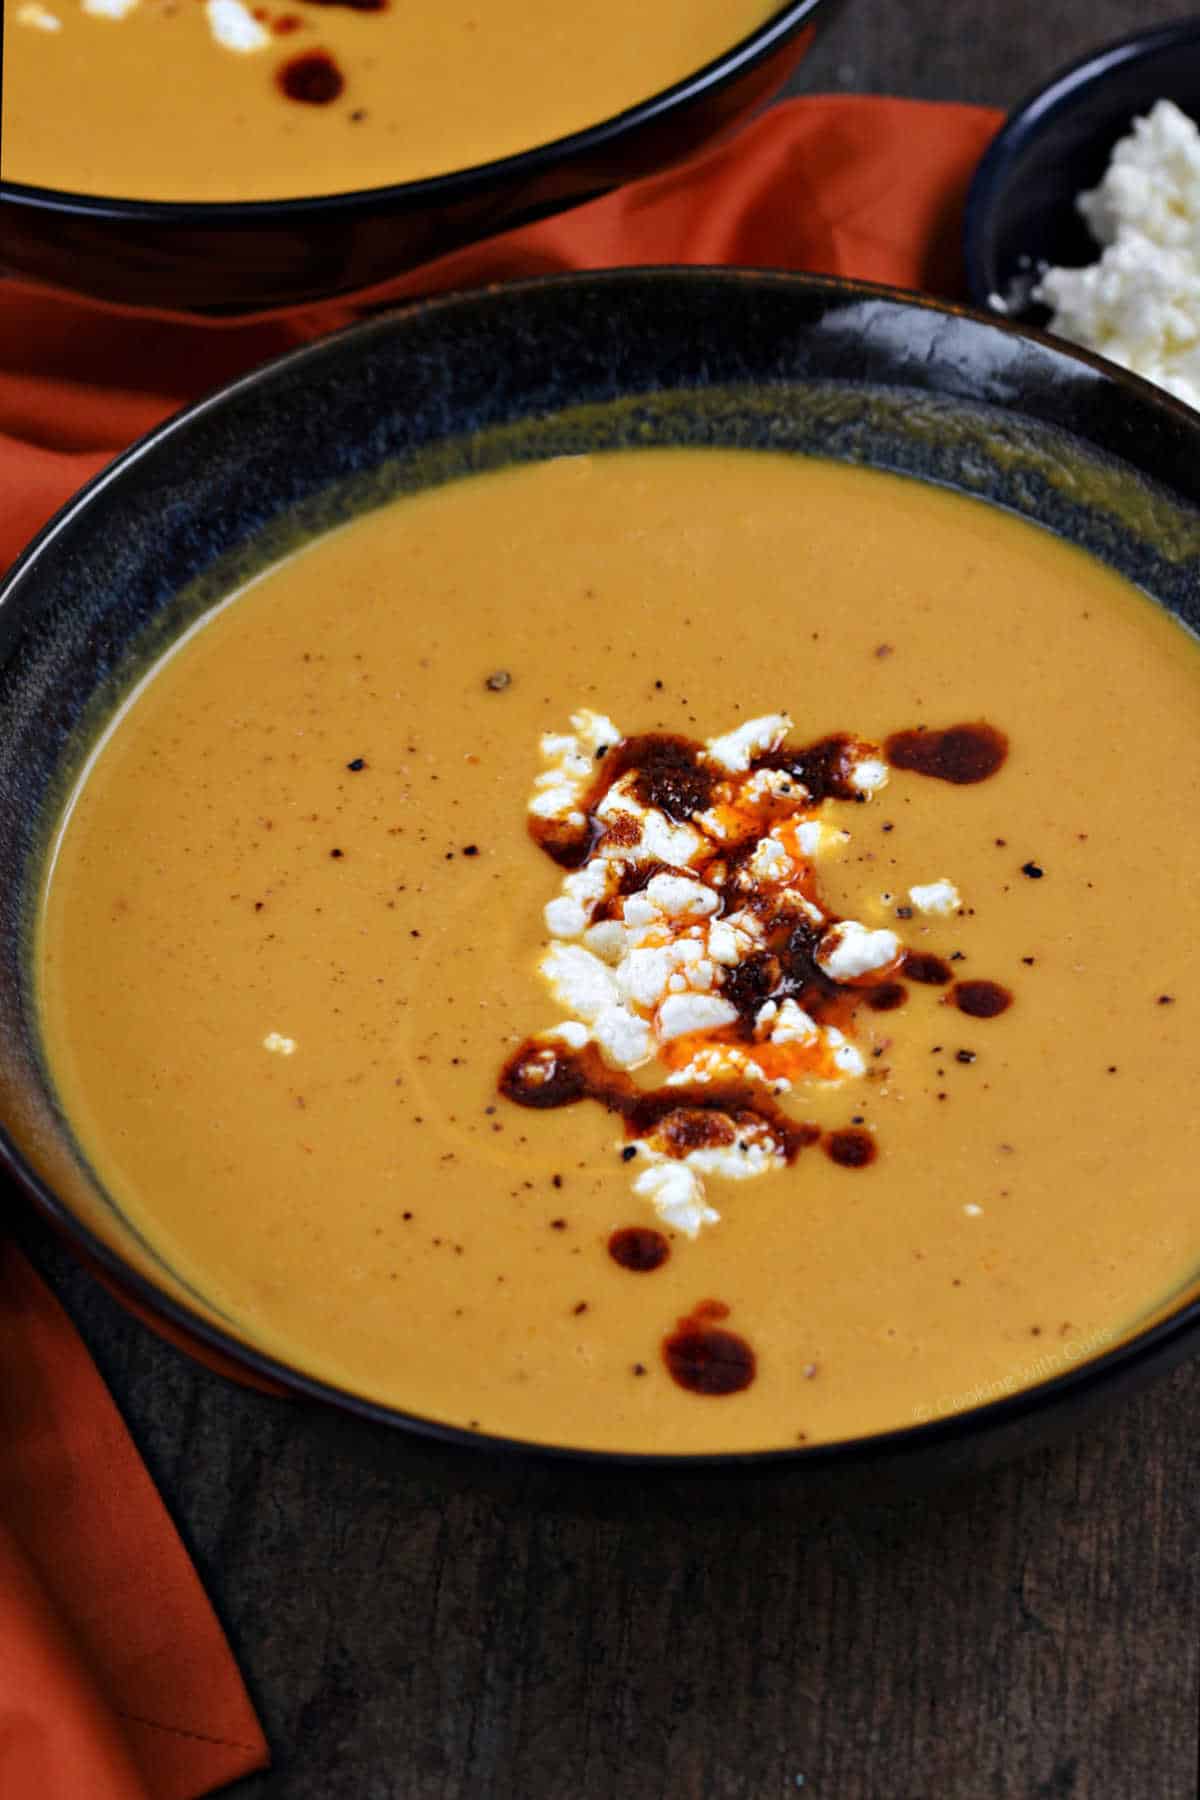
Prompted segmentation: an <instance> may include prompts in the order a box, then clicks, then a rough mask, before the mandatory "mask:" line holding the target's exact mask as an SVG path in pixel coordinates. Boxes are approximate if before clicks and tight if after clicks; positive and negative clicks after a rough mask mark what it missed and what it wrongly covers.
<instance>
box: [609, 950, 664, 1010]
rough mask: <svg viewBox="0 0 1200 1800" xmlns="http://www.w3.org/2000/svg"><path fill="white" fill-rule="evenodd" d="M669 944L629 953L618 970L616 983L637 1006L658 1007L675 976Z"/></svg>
mask: <svg viewBox="0 0 1200 1800" xmlns="http://www.w3.org/2000/svg"><path fill="white" fill-rule="evenodd" d="M672 950H673V946H672V945H670V944H655V945H652V946H651V947H650V948H649V949H645V950H631V951H630V952H629V954H628V956H626V957H624V958H623V959H622V962H621V965H620V967H619V968H618V970H617V981H618V983H619V984H620V986H621V987H622V988H623V989H624V990H625V992H626V994H628V996H629V998H630V999H631V1000H635V1001H636V1002H637V1004H638V1005H639V1006H657V1005H658V1003H659V1001H660V1000H661V999H662V997H663V995H664V994H665V993H666V991H667V983H668V982H669V981H670V979H671V977H672V975H674V974H675V972H676V968H677V966H678V965H677V963H676V960H675V957H674V956H673V955H672Z"/></svg>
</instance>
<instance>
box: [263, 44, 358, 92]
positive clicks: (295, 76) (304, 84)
mask: <svg viewBox="0 0 1200 1800" xmlns="http://www.w3.org/2000/svg"><path fill="white" fill-rule="evenodd" d="M275 79H276V81H277V82H278V83H279V86H280V87H281V88H282V90H283V92H284V93H285V94H286V95H287V97H288V99H289V100H298V101H300V102H301V103H302V104H303V105H305V106H328V105H329V104H330V103H331V102H332V101H334V100H336V99H337V97H338V95H339V94H340V93H341V91H342V89H343V88H344V87H345V85H346V82H345V77H344V76H343V74H342V71H341V70H340V69H339V68H338V66H337V64H336V63H335V62H334V60H333V58H332V56H330V54H329V52H328V50H305V51H304V52H303V53H302V54H301V55H300V56H292V57H289V58H288V60H287V62H285V63H284V64H282V66H281V67H280V68H279V69H277V70H276V72H275Z"/></svg>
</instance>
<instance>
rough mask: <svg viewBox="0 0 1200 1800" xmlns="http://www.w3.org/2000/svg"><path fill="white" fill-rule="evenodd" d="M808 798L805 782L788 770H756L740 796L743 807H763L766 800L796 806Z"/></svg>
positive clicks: (745, 783)
mask: <svg viewBox="0 0 1200 1800" xmlns="http://www.w3.org/2000/svg"><path fill="white" fill-rule="evenodd" d="M807 798H808V789H807V788H806V787H805V786H804V784H803V782H801V781H798V780H797V779H796V777H795V776H794V775H790V774H789V773H788V771H787V770H786V769H756V770H755V771H754V773H753V775H752V776H751V777H750V779H749V781H747V782H744V783H743V785H742V789H741V792H740V793H739V795H738V800H739V802H740V804H741V805H742V806H761V805H762V804H763V802H764V801H765V800H787V801H789V802H790V803H791V804H792V805H793V806H796V805H799V803H800V802H801V801H802V800H806V799H807Z"/></svg>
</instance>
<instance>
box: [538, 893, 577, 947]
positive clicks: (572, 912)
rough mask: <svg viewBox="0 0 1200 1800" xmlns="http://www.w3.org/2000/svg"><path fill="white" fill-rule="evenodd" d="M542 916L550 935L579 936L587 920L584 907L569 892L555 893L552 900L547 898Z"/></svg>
mask: <svg viewBox="0 0 1200 1800" xmlns="http://www.w3.org/2000/svg"><path fill="white" fill-rule="evenodd" d="M542 916H543V918H544V919H545V921H546V930H547V931H548V932H549V933H550V936H551V937H560V938H573V937H580V936H582V934H583V931H584V929H585V927H586V925H587V922H588V916H587V913H586V911H585V910H584V908H583V907H582V906H581V905H580V904H579V902H578V900H573V899H572V898H571V896H570V895H569V894H555V896H554V898H553V900H547V902H546V905H545V907H544V908H543V913H542Z"/></svg>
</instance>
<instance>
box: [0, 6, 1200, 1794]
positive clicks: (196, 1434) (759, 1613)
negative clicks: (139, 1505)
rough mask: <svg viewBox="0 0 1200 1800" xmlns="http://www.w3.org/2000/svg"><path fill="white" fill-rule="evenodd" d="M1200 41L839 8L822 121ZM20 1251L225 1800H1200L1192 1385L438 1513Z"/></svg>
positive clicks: (996, 89)
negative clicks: (942, 1485)
mask: <svg viewBox="0 0 1200 1800" xmlns="http://www.w3.org/2000/svg"><path fill="white" fill-rule="evenodd" d="M1180 10H1182V9H1181V8H1180V6H1179V4H1178V0H1171V3H1169V4H1165V5H1164V4H1161V0H1160V3H1158V4H1153V3H1151V0H1058V3H1057V4H1054V5H1050V4H1047V3H1046V0H975V3H974V4H962V3H961V0H960V3H959V4H957V5H950V4H947V3H946V0H909V3H908V4H906V5H901V4H899V3H898V0H849V3H848V4H847V5H846V7H845V9H844V11H843V12H842V14H841V16H840V17H839V18H838V19H837V20H836V22H835V24H834V25H833V26H831V28H830V29H829V31H828V35H827V36H826V38H825V40H824V42H823V43H822V44H821V45H820V46H819V48H818V50H817V51H816V52H815V54H814V55H813V56H812V58H811V59H810V61H809V63H808V65H807V67H806V69H805V71H804V77H803V82H798V83H797V90H798V91H800V90H802V89H804V88H806V89H809V90H812V89H817V90H820V89H830V88H835V89H847V90H862V91H869V92H892V93H898V94H913V95H920V96H924V97H926V98H930V99H948V98H953V99H959V100H969V101H979V102H988V103H992V104H996V105H1002V106H1004V105H1009V104H1011V103H1013V102H1014V101H1015V100H1017V99H1018V98H1019V97H1020V96H1021V95H1022V94H1023V93H1024V92H1025V91H1026V90H1027V89H1029V88H1030V87H1031V86H1033V85H1035V84H1036V82H1037V81H1039V80H1040V79H1041V77H1042V76H1043V75H1044V74H1045V73H1047V72H1048V71H1049V70H1050V69H1051V68H1053V67H1055V66H1057V65H1059V64H1061V63H1062V62H1064V61H1065V60H1067V59H1068V58H1070V57H1073V56H1075V55H1077V54H1079V53H1080V52H1082V51H1084V50H1085V49H1087V48H1089V47H1091V46H1093V45H1095V44H1099V43H1102V42H1104V41H1105V40H1106V39H1109V38H1113V37H1117V36H1120V35H1121V34H1122V33H1124V32H1127V31H1131V30H1133V29H1135V28H1136V27H1138V26H1140V25H1143V24H1150V23H1153V22H1155V21H1158V20H1165V19H1167V18H1169V17H1173V16H1175V15H1176V14H1177V13H1178V12H1179V11H1180ZM14 1204H15V1203H14ZM15 1222H16V1228H17V1231H18V1235H19V1236H20V1238H21V1241H22V1242H23V1243H25V1244H26V1246H27V1248H28V1249H29V1250H30V1252H31V1254H32V1255H33V1257H34V1259H35V1261H36V1262H37V1264H38V1266H39V1267H40V1268H41V1269H42V1271H43V1272H44V1273H45V1274H46V1275H47V1276H48V1277H49V1279H50V1280H51V1282H52V1283H53V1285H54V1287H55V1289H56V1290H57V1292H58V1293H59V1295H60V1297H61V1298H62V1299H63V1300H64V1301H65V1303H66V1305H67V1307H68V1308H69V1310H70V1312H71V1314H72V1315H73V1317H74V1318H75V1320H76V1321H77V1323H78V1325H79V1327H80V1329H81V1331H82V1332H83V1334H84V1336H85V1338H86V1339H87V1342H88V1344H89V1345H90V1346H91V1349H92V1351H93V1353H94V1355H95V1357H96V1361H97V1362H98V1364H99V1366H100V1368H101V1370H102V1371H103V1373H104V1375H105V1377H106V1378H107V1380H108V1382H109V1384H110V1386H111V1388H112V1391H113V1393H114V1394H115V1396H116V1398H117V1401H118V1403H119V1405H120V1406H121V1409H122V1411H123V1413H124V1415H125V1417H126V1419H127V1420H128V1422H129V1426H130V1428H131V1430H132V1432H133V1435H134V1437H135V1439H136V1440H137V1443H138V1444H139V1446H140V1448H141V1450H142V1452H143V1454H144V1456H145V1458H146V1461H147V1463H148V1465H149V1467H150V1469H151V1471H152V1473H153V1475H154V1476H155V1478H156V1480H157V1481H158V1483H159V1485H160V1487H161V1489H162V1492H163V1495H164V1497H165V1499H166V1502H167V1504H168V1506H169V1508H170V1510H171V1512H172V1514H173V1515H174V1517H175V1519H176V1521H177V1523H178V1525H179V1527H180V1529H181V1531H182V1533H183V1535H184V1538H185V1539H186V1541H187V1543H188V1545H189V1546H190V1548H191V1550H192V1552H193V1554H194V1556H195V1559H196V1562H197V1565H198V1567H199V1569H200V1572H201V1575H202V1577H203V1579H204V1581H205V1582H206V1583H207V1586H208V1589H209V1592H210V1593H211V1594H212V1595H213V1597H214V1599H215V1602H216V1604H217V1607H218V1609H219V1611H220V1613H221V1615H222V1618H223V1619H224V1621H225V1624H226V1626H227V1628H228V1631H229V1634H230V1637H231V1639H232V1641H233V1645H234V1648H235V1650H236V1652H237V1654H238V1657H239V1658H240V1661H241V1665H242V1668H243V1669H244V1671H245V1674H246V1677H247V1680H248V1682H249V1684H250V1688H251V1691H252V1693H253V1695H254V1697H255V1699H256V1701H257V1703H258V1706H259V1708H260V1711H261V1715H262V1718H263V1721H264V1723H265V1726H266V1729H267V1732H268V1735H269V1737H270V1739H271V1743H272V1746H273V1749H274V1755H275V1765H274V1769H273V1771H272V1772H271V1773H270V1774H269V1775H265V1776H262V1777H259V1778H257V1779H253V1780H249V1781H246V1782H243V1783H241V1784H239V1785H238V1787H237V1788H236V1789H232V1790H230V1794H231V1800H468V1797H469V1800H783V1797H784V1796H785V1795H793V1796H795V1795H797V1794H803V1795H804V1796H805V1797H806V1800H807V1797H808V1796H812V1800H818V1796H819V1797H820V1800H859V1797H860V1796H862V1797H865V1800H877V1797H878V1800H885V1797H886V1800H918V1797H920V1800H960V1797H961V1800H985V1797H988V1796H1004V1797H1008V1796H1019V1797H1026V1796H1028V1797H1029V1800H1034V1797H1039V1800H1051V1797H1053V1800H1067V1797H1068V1796H1070V1797H1071V1800H1085V1797H1086V1800H1177V1797H1181V1796H1184V1795H1188V1796H1191V1795H1194V1794H1195V1793H1196V1791H1197V1752H1198V1729H1197V1706H1198V1675H1200V1669H1198V1661H1200V1655H1198V1653H1200V1580H1198V1577H1200V1556H1198V1555H1197V1554H1196V1553H1195V1531H1196V1525H1197V1520H1198V1519H1200V1505H1198V1503H1197V1500H1196V1498H1195V1496H1194V1493H1193V1489H1194V1486H1195V1483H1196V1480H1197V1476H1198V1473H1200V1450H1198V1448H1197V1444H1196V1442H1195V1439H1196V1435H1197V1434H1196V1430H1195V1426H1194V1424H1193V1408H1194V1409H1195V1412H1196V1415H1197V1416H1200V1366H1197V1367H1187V1368H1184V1369H1183V1370H1181V1371H1179V1372H1178V1373H1177V1374H1176V1375H1175V1376H1173V1377H1172V1378H1171V1379H1170V1380H1168V1381H1167V1382H1165V1383H1164V1384H1162V1385H1161V1386H1159V1387H1157V1388H1155V1389H1154V1390H1152V1391H1151V1392H1149V1393H1148V1394H1147V1395H1145V1396H1144V1397H1143V1398H1142V1399H1140V1400H1138V1401H1135V1402H1133V1403H1130V1404H1128V1405H1126V1406H1125V1407H1124V1408H1123V1409H1121V1410H1119V1411H1116V1412H1114V1413H1113V1415H1112V1416H1111V1417H1110V1418H1109V1419H1108V1420H1107V1422H1106V1423H1105V1425H1104V1426H1103V1428H1102V1429H1100V1430H1098V1431H1093V1432H1092V1433H1091V1435H1088V1436H1086V1437H1083V1438H1080V1439H1079V1440H1077V1441H1075V1442H1073V1443H1071V1444H1069V1445H1067V1446H1066V1447H1065V1448H1063V1449H1060V1450H1057V1451H1054V1452H1053V1453H1045V1454H1041V1455H1038V1456H1036V1457H1034V1458H1031V1459H1027V1460H1026V1461H1024V1462H1023V1463H1021V1464H1019V1465H1017V1466H1014V1467H1011V1468H1008V1469H1006V1470H1004V1471H1003V1472H1001V1473H999V1474H997V1475H995V1476H993V1477H992V1478H990V1479H988V1480H987V1481H985V1482H981V1483H977V1484H976V1485H974V1486H972V1487H970V1488H967V1489H960V1490H958V1491H954V1492H950V1493H947V1494H945V1495H944V1496H941V1497H939V1498H937V1499H935V1500H932V1501H927V1502H922V1503H919V1504H918V1503H912V1504H909V1505H906V1506H904V1507H901V1508H896V1509H891V1510H886V1509H882V1508H879V1509H874V1510H868V1511H864V1512H860V1513H856V1514H855V1515H854V1516H852V1517H834V1518H829V1517H824V1516H818V1517H812V1516H808V1515H807V1514H806V1512H805V1511H804V1510H803V1509H798V1510H795V1511H789V1512H787V1513H786V1514H777V1515H775V1516H768V1517H762V1518H756V1519H731V1520H729V1521H727V1522H726V1523H724V1524H723V1525H714V1524H712V1523H711V1522H705V1521H700V1520H689V1519H687V1518H681V1519H679V1521H678V1523H677V1524H676V1525H675V1526H674V1527H673V1528H672V1529H671V1530H670V1531H669V1532H668V1531H666V1530H664V1528H663V1526H662V1525H661V1524H656V1523H654V1522H652V1521H650V1520H647V1519H644V1518H634V1519H633V1520H632V1521H629V1520H626V1521H621V1520H617V1519H606V1520H602V1521H601V1522H594V1521H592V1522H588V1521H585V1520H583V1519H580V1518H578V1517H573V1516H570V1515H567V1516H559V1515H555V1514H551V1513H546V1514H540V1515H539V1514H533V1515H531V1514H530V1513H529V1512H528V1510H526V1509H522V1508H518V1507H512V1506H509V1505H506V1504H505V1503H503V1502H501V1501H498V1500H496V1499H495V1498H491V1497H486V1496H483V1495H480V1494H477V1493H473V1492H468V1493H465V1494H460V1495H458V1496H457V1497H455V1498H453V1499H451V1500H449V1501H447V1500H446V1499H445V1498H444V1497H443V1496H442V1495H441V1494H440V1493H439V1492H438V1490H437V1489H436V1488H434V1487H433V1486H432V1485H431V1484H430V1483H429V1482H428V1481H425V1480H423V1479H422V1478H421V1477H420V1476H414V1475H412V1474H411V1473H409V1472H406V1471H405V1469H404V1468H403V1467H402V1466H398V1465H397V1463H396V1460H395V1459H394V1458H392V1457H390V1456H389V1455H388V1454H387V1453H386V1452H384V1451H382V1450H378V1451H377V1450H375V1449H372V1448H370V1447H369V1446H367V1447H365V1446H364V1445H363V1444H362V1443H360V1442H358V1441H357V1440H353V1441H352V1440H351V1439H349V1438H345V1439H344V1438H342V1437H339V1436H337V1435H335V1436H334V1437H332V1438H331V1437H330V1433H329V1431H328V1429H326V1428H324V1427H323V1426H322V1424H321V1422H320V1421H319V1420H318V1419H316V1418H315V1417H314V1416H313V1414H312V1413H310V1412H308V1411H307V1410H305V1409H303V1408H301V1407H299V1406H293V1405H289V1404H286V1403H280V1402H274V1401H271V1400H268V1399H264V1398H260V1397H258V1396H256V1395H254V1394H251V1393H246V1392H243V1391H241V1390H240V1389H238V1388H235V1387H232V1386H229V1385H227V1384H226V1383H225V1382H223V1381H221V1380H219V1379H217V1378H216V1377H215V1376H212V1375H210V1374H208V1373H206V1372H205V1371H204V1370H202V1369H200V1368H197V1367H195V1366H194V1365H193V1364H192V1363H191V1362H189V1361H187V1360H186V1359H185V1358H184V1357H182V1356H180V1355H178V1354H176V1353H175V1352H174V1351H173V1350H170V1349H168V1348H167V1347H166V1346H165V1345H163V1344H161V1343H160V1342H159V1341H158V1340H157V1339H156V1338H154V1337H152V1336H151V1335H150V1333H148V1332H147V1331H145V1330H144V1329H143V1328H142V1327H141V1326H139V1325H137V1324H135V1323H134V1322H133V1321H132V1320H131V1319H130V1318H128V1317H127V1316H126V1315H125V1314H124V1313H123V1312H122V1311H121V1310H120V1309H119V1308H118V1307H117V1306H116V1305H115V1304H114V1303H113V1302H112V1301H111V1300H110V1299H109V1298H108V1296H107V1295H106V1294H105V1293H103V1292H102V1291H101V1290H100V1289H99V1288H97V1287H96V1286H95V1285H94V1284H93V1283H92V1282H91V1280H90V1279H89V1278H88V1277H87V1276H85V1275H84V1274H82V1273H81V1272H80V1271H79V1270H78V1269H77V1268H76V1267H75V1265H74V1264H73V1262H72V1260H71V1259H70V1257H69V1256H68V1255H66V1254H65V1253H64V1252H63V1251H62V1250H61V1249H59V1248H58V1247H57V1246H56V1245H55V1244H54V1243H53V1242H52V1241H51V1239H50V1238H49V1236H48V1234H47V1233H46V1232H45V1230H44V1229H43V1228H42V1227H41V1225H40V1224H39V1223H38V1222H37V1221H35V1220H34V1219H33V1218H32V1217H31V1216H30V1215H29V1214H27V1213H25V1212H23V1211H20V1210H18V1214H17V1218H16V1221H15ZM12 1800H27V1797H25V1796H21V1797H18V1796H13V1797H12ZM80 1800H87V1797H86V1796H85V1795H81V1796H80Z"/></svg>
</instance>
